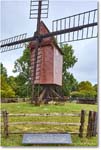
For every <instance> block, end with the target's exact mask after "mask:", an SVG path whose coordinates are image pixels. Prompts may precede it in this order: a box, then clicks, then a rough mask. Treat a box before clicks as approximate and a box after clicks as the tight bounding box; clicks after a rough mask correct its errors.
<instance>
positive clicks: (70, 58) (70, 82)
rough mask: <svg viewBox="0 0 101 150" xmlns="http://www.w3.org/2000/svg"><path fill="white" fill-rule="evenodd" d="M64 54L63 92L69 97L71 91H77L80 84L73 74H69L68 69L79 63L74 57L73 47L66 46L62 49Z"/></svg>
mask: <svg viewBox="0 0 101 150" xmlns="http://www.w3.org/2000/svg"><path fill="white" fill-rule="evenodd" d="M61 48H62V51H63V53H64V55H63V92H64V95H69V94H70V92H71V91H74V90H76V89H77V85H78V82H77V80H76V79H75V78H74V76H73V74H71V73H70V72H68V69H69V68H71V67H73V66H74V65H75V63H76V62H77V58H76V57H75V56H74V50H73V48H72V46H71V45H68V44H66V45H64V46H62V47H61Z"/></svg>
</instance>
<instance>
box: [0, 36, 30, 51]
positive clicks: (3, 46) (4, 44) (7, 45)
mask: <svg viewBox="0 0 101 150" xmlns="http://www.w3.org/2000/svg"><path fill="white" fill-rule="evenodd" d="M26 36H27V33H24V34H20V35H17V36H14V37H11V38H8V39H5V40H2V41H0V52H1V53H2V52H7V51H11V50H14V49H18V48H22V47H23V46H24V43H20V42H19V43H17V41H21V40H23V39H26ZM11 43H16V44H15V45H13V44H11Z"/></svg>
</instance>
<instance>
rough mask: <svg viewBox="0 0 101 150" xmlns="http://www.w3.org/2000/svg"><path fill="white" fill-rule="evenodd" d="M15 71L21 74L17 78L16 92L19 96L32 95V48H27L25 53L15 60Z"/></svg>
mask: <svg viewBox="0 0 101 150" xmlns="http://www.w3.org/2000/svg"><path fill="white" fill-rule="evenodd" d="M13 72H15V73H16V72H18V73H19V75H18V76H17V77H16V78H15V82H16V84H17V91H16V94H17V95H18V96H19V97H27V96H29V97H30V96H31V90H32V89H31V80H30V50H29V49H28V48H25V50H24V52H23V55H22V56H21V57H20V58H19V59H17V60H16V61H15V64H14V70H13Z"/></svg>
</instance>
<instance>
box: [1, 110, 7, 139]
mask: <svg viewBox="0 0 101 150" xmlns="http://www.w3.org/2000/svg"><path fill="white" fill-rule="evenodd" d="M2 113H3V123H4V136H5V137H6V138H7V137H8V112H7V111H3V112H2Z"/></svg>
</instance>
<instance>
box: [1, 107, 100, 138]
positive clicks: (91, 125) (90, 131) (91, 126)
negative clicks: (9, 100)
mask: <svg viewBox="0 0 101 150" xmlns="http://www.w3.org/2000/svg"><path fill="white" fill-rule="evenodd" d="M1 116H2V117H3V122H2V123H1V126H3V133H4V136H5V137H8V135H9V134H13V133H14V134H20V133H22V132H10V131H9V126H15V125H27V124H33V125H59V126H63V125H65V126H79V131H76V132H74V133H79V137H83V135H84V126H85V116H86V111H85V110H81V113H80V114H73V113H71V114H68V113H46V114H37V113H34V114H9V113H8V112H7V111H3V112H2V115H1ZM17 116H19V117H29V116H34V117H38V116H39V117H42V116H43V117H47V116H60V117H61V116H70V117H80V122H79V123H70V122H48V121H46V122H44V121H42V122H40V121H34V122H33V121H32V122H31V121H30V122H29V121H27V122H12V123H11V122H9V119H8V118H10V117H17ZM92 116H93V117H92ZM96 130H97V113H96V112H93V113H92V112H91V111H90V112H89V119H88V127H87V137H90V136H96V133H97V132H96ZM23 133H24V132H23Z"/></svg>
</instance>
